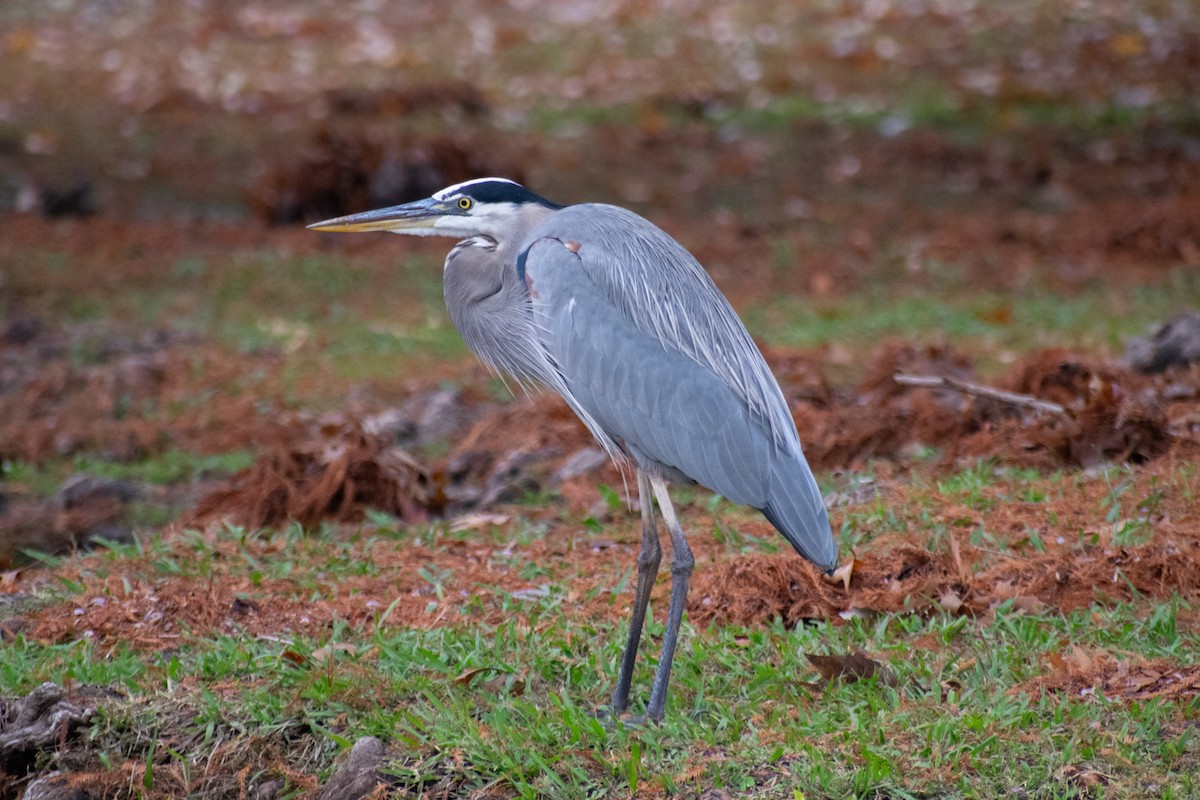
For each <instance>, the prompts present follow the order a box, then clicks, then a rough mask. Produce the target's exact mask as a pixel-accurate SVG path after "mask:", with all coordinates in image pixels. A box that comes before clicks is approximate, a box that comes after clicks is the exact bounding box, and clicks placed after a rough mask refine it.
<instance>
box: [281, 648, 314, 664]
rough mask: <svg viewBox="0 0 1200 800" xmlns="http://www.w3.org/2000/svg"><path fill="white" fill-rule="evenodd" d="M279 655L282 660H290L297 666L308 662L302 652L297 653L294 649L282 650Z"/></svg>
mask: <svg viewBox="0 0 1200 800" xmlns="http://www.w3.org/2000/svg"><path fill="white" fill-rule="evenodd" d="M280 657H281V658H283V660H284V661H290V662H291V663H292V664H295V665H296V666H297V667H303V666H304V665H306V664H307V663H308V658H307V657H306V656H305V655H304V654H303V653H298V652H296V651H295V650H284V651H283V653H282V655H281V656H280Z"/></svg>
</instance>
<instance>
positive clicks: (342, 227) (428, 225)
mask: <svg viewBox="0 0 1200 800" xmlns="http://www.w3.org/2000/svg"><path fill="white" fill-rule="evenodd" d="M444 216H447V209H446V207H445V205H444V204H443V203H442V202H441V201H439V200H434V199H433V198H432V197H429V198H426V199H425V200H418V201H416V202H415V203H405V204H404V205H402V206H391V207H390V208H380V209H377V210H375V211H364V212H363V213H361V214H351V215H350V216H347V217H335V218H334V219H327V220H325V221H324V222H314V223H313V224H312V225H309V226H308V229H309V230H312V231H332V232H335V233H358V232H360V231H394V232H396V233H406V232H412V233H416V232H417V230H419V229H424V230H426V231H429V232H431V233H432V232H433V225H434V223H435V222H437V220H439V219H441V218H442V217H444Z"/></svg>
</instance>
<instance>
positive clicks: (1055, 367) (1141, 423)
mask: <svg viewBox="0 0 1200 800" xmlns="http://www.w3.org/2000/svg"><path fill="white" fill-rule="evenodd" d="M898 373H903V374H909V375H928V376H937V377H951V378H958V379H972V369H971V361H970V359H969V358H967V357H966V356H964V355H962V354H959V353H954V352H951V351H948V350H946V349H945V348H941V347H926V348H916V347H913V346H911V345H893V346H889V347H886V348H884V349H883V351H882V352H881V353H880V354H879V355H878V356H877V357H876V359H875V361H874V362H873V364H872V365H871V368H870V370H869V374H868V376H867V378H866V379H864V380H863V381H861V382H860V383H859V384H858V385H857V386H855V387H854V388H853V389H851V390H848V391H847V390H842V391H841V392H840V393H839V392H836V391H835V392H833V393H832V394H831V396H830V397H828V398H827V399H818V400H813V399H811V395H810V396H809V397H808V398H804V399H800V400H798V401H797V402H796V403H795V404H794V408H795V414H796V421H797V426H798V427H799V429H800V435H801V440H802V441H803V442H804V450H805V453H806V455H807V456H808V460H809V462H810V463H811V464H812V465H813V467H814V468H815V469H839V468H847V467H853V466H855V465H861V464H864V463H866V462H867V461H868V460H869V459H878V458H886V459H896V460H900V461H906V460H911V459H910V456H909V455H908V454H909V453H911V452H915V451H920V450H923V449H925V448H938V449H940V450H941V451H942V452H941V461H942V463H944V464H946V465H953V464H956V463H959V462H961V461H963V460H971V459H977V458H996V459H998V460H999V461H1000V462H1002V463H1007V464H1016V465H1021V466H1032V467H1039V468H1043V469H1053V468H1058V467H1064V466H1083V467H1088V466H1093V465H1096V464H1100V463H1104V462H1117V463H1120V462H1132V463H1141V462H1145V461H1150V460H1152V459H1156V458H1159V457H1161V456H1163V455H1165V454H1166V453H1167V452H1168V451H1170V450H1171V448H1172V447H1177V446H1186V447H1189V448H1195V447H1196V446H1197V445H1198V444H1200V401H1198V399H1197V398H1200V369H1196V368H1192V369H1190V370H1174V371H1171V372H1168V373H1167V374H1165V375H1160V376H1145V375H1141V374H1138V373H1136V372H1134V371H1132V370H1130V369H1128V368H1126V367H1123V366H1121V365H1118V364H1115V363H1111V362H1106V361H1104V360H1102V359H1099V358H1096V357H1094V356H1088V355H1082V354H1078V353H1074V352H1070V351H1064V350H1041V351H1036V352H1033V353H1030V354H1029V355H1027V356H1025V357H1023V358H1022V359H1020V360H1019V361H1018V362H1017V363H1016V364H1014V365H1013V366H1012V368H1011V369H1010V370H1009V372H1008V374H1007V375H1003V376H1000V377H999V378H996V379H994V380H993V381H991V384H993V385H994V386H995V388H997V389H1004V390H1008V391H1013V392H1017V393H1020V394H1027V395H1030V396H1033V397H1036V398H1038V399H1041V400H1049V401H1052V402H1055V403H1058V404H1060V405H1062V406H1063V407H1064V410H1063V412H1062V413H1053V412H1048V411H1043V410H1035V409H1031V408H1027V407H1022V406H1018V405H1013V404H1008V403H1004V402H1001V401H997V400H994V399H990V398H985V397H975V396H971V395H969V394H966V393H964V392H961V391H957V390H954V389H948V388H939V389H927V388H912V387H907V386H901V385H899V384H897V383H896V382H895V381H894V380H893V379H892V376H893V375H895V374H898ZM785 374H786V373H785ZM784 389H785V392H788V390H789V387H788V386H787V385H786V384H785V386H784Z"/></svg>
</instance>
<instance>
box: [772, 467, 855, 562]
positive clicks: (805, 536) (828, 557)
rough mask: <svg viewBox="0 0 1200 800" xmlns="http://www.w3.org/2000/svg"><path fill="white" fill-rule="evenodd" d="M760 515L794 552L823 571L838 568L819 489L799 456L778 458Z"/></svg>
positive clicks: (830, 531)
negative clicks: (789, 544)
mask: <svg viewBox="0 0 1200 800" xmlns="http://www.w3.org/2000/svg"><path fill="white" fill-rule="evenodd" d="M773 466H774V469H773V471H772V476H771V488H770V490H769V492H768V493H767V504H766V506H764V507H763V509H762V513H763V516H765V517H766V518H767V519H768V520H769V521H770V523H771V524H772V525H774V526H775V528H776V529H777V530H778V531H779V532H780V533H782V534H783V536H784V538H786V539H787V540H788V541H789V542H791V544H792V547H794V548H796V552H797V553H799V554H800V555H802V556H804V557H805V558H807V559H808V560H809V561H811V562H813V563H814V564H816V565H817V566H818V567H821V568H822V569H824V570H831V569H833V568H834V567H835V566H837V544H836V543H835V542H834V540H833V531H832V530H830V527H829V515H828V514H827V513H826V511H825V501H824V500H823V499H822V497H821V489H820V487H818V486H817V480H816V478H814V477H813V474H812V470H810V469H809V468H808V462H807V461H805V460H804V456H803V455H802V454H799V453H797V454H796V455H795V456H791V455H788V456H784V455H781V456H780V457H779V458H778V459H777V460H776V462H775V464H774V465H773Z"/></svg>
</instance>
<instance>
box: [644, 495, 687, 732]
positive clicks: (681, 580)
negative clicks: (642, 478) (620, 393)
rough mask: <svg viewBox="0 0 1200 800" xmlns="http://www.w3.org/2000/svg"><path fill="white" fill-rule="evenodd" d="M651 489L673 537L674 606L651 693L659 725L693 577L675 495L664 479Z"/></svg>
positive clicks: (651, 715) (669, 611)
mask: <svg viewBox="0 0 1200 800" xmlns="http://www.w3.org/2000/svg"><path fill="white" fill-rule="evenodd" d="M650 485H651V487H652V488H653V490H654V496H655V497H656V498H658V510H659V511H661V512H662V516H663V522H665V523H666V524H667V530H668V531H670V533H671V605H670V607H669V608H668V609H667V630H666V632H665V633H664V634H663V646H662V656H661V657H659V659H658V671H657V672H655V673H654V687H653V688H652V689H651V690H650V707H649V708H647V709H646V716H648V717H649V718H650V719H652V720H654V721H655V722H658V721H660V720H661V719H662V716H663V710H664V709H665V708H666V705H667V683H668V682H669V681H670V680H671V662H672V661H674V660H675V644H676V642H677V641H678V640H679V625H680V623H681V622H682V621H683V607H684V606H685V605H686V604H687V591H688V579H689V578H690V577H691V576H692V565H693V564H695V563H696V559H695V558H693V557H692V548H690V547H688V543H687V539H685V538H683V528H681V527H680V526H679V519H678V518H677V517H676V516H675V507H674V506H673V505H671V495H670V494H669V493H668V492H667V484H666V481H664V480H663V479H662V478H659V477H652V478H651V479H650Z"/></svg>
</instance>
